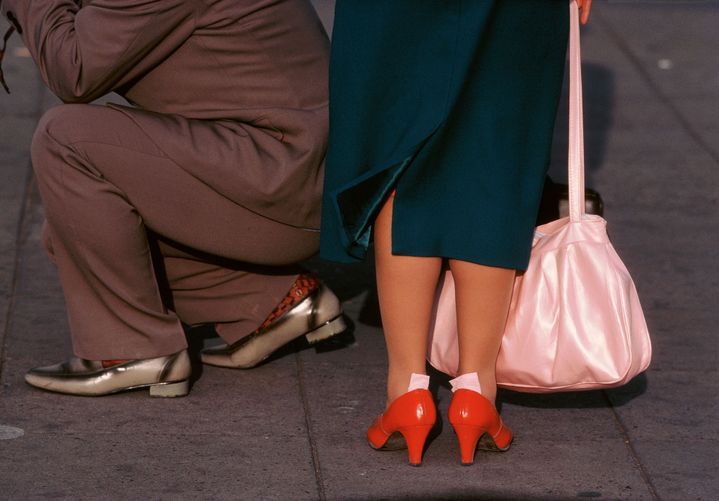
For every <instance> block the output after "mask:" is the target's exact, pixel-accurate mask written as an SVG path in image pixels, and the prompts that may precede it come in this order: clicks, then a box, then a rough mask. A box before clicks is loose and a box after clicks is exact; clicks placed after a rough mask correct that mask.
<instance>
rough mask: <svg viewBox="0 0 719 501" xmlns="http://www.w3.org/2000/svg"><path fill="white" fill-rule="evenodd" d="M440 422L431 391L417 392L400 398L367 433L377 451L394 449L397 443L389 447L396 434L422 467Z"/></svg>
mask: <svg viewBox="0 0 719 501" xmlns="http://www.w3.org/2000/svg"><path fill="white" fill-rule="evenodd" d="M436 420H437V408H436V407H435V405H434V400H433V399H432V394H431V393H430V392H429V390H423V389H420V390H413V391H410V392H407V393H405V394H404V395H402V396H401V397H399V398H397V399H396V400H395V401H394V402H392V404H391V405H390V406H389V408H388V409H387V410H386V411H385V412H384V414H381V415H380V416H378V417H377V419H375V420H374V423H372V426H370V427H369V429H368V430H367V440H368V441H369V444H370V446H371V447H372V448H373V449H379V450H393V449H398V448H401V447H397V446H396V443H394V442H393V443H392V444H390V446H388V440H389V438H390V437H391V436H392V435H393V434H394V433H400V434H401V435H402V437H403V438H404V442H405V444H406V446H407V451H408V454H409V463H410V464H411V465H413V466H419V465H420V464H422V452H423V450H424V444H425V442H426V441H427V436H428V435H429V432H430V430H431V429H432V427H433V426H434V423H435V421H436Z"/></svg>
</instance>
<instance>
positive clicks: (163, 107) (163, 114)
mask: <svg viewBox="0 0 719 501" xmlns="http://www.w3.org/2000/svg"><path fill="white" fill-rule="evenodd" d="M1 10H2V14H3V15H7V14H8V13H10V14H11V15H10V17H14V18H15V19H16V20H17V24H19V26H20V27H21V28H22V36H23V40H24V42H25V44H26V45H27V47H28V49H29V50H30V52H31V54H32V56H33V58H34V59H35V61H36V62H37V65H38V67H39V69H40V72H41V74H42V77H43V78H44V80H45V82H46V83H47V85H48V86H49V87H50V89H52V91H53V92H54V93H55V94H57V96H58V97H59V98H60V99H62V100H63V101H65V102H75V103H77V102H80V103H87V102H90V101H93V100H95V99H97V98H99V97H101V96H103V95H105V94H107V93H109V92H112V91H114V92H117V93H119V94H120V95H122V96H124V97H125V98H126V99H127V100H128V101H129V102H130V103H132V105H133V106H132V107H129V106H128V107H124V106H123V107H118V108H120V109H122V111H123V112H124V113H126V114H127V115H128V116H130V117H131V118H132V119H133V120H134V121H135V122H136V123H137V124H138V126H139V127H141V128H142V129H143V130H144V131H145V133H146V134H147V135H148V136H149V137H150V138H151V139H152V140H153V141H154V142H155V143H156V144H157V145H158V146H159V148H160V149H162V150H163V151H164V152H165V153H166V154H167V155H168V156H169V157H170V158H171V159H172V160H174V161H175V162H176V163H177V164H179V165H180V166H181V167H182V168H183V169H185V170H187V171H188V172H190V173H191V174H192V175H193V176H195V177H197V178H198V179H201V180H202V181H203V182H205V183H207V184H208V185H210V186H211V187H212V188H214V189H215V191H217V192H218V193H220V194H222V195H223V196H225V197H227V198H229V199H230V200H232V201H234V202H235V203H237V204H240V205H242V206H244V207H246V208H247V209H249V210H251V211H253V212H256V213H258V214H261V215H263V216H265V217H268V218H270V219H273V220H275V221H279V222H282V223H285V224H288V225H291V226H296V227H301V228H313V229H315V228H319V218H320V216H319V214H320V212H319V209H320V199H321V190H322V178H323V160H324V154H325V149H326V142H327V132H328V123H327V122H328V114H327V104H328V103H327V66H328V57H329V43H328V40H327V36H326V35H325V33H324V31H323V29H322V27H321V25H320V22H319V20H318V18H317V16H316V14H315V12H314V10H313V8H312V6H311V5H310V4H309V3H308V1H307V0H284V1H277V0H154V1H153V0H149V1H148V0H93V1H90V2H83V3H82V4H81V6H80V5H79V4H78V2H75V1H73V0H3V1H2V6H1ZM178 224H181V222H178Z"/></svg>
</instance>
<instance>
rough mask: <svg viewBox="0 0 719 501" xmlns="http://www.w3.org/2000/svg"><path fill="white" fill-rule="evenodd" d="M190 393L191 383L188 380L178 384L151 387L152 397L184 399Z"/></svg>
mask: <svg viewBox="0 0 719 501" xmlns="http://www.w3.org/2000/svg"><path fill="white" fill-rule="evenodd" d="M188 393H190V381H189V380H187V379H186V380H184V381H180V382H178V383H165V384H156V385H153V386H150V396H151V397H184V396H185V395H187V394H188Z"/></svg>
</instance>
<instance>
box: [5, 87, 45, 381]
mask: <svg viewBox="0 0 719 501" xmlns="http://www.w3.org/2000/svg"><path fill="white" fill-rule="evenodd" d="M35 82H36V83H38V91H37V99H36V103H37V108H36V109H35V112H34V113H33V116H35V117H37V119H38V120H39V119H40V117H41V116H42V114H43V113H44V111H45V103H46V100H45V85H44V83H43V82H42V81H41V80H40V78H37V77H36V79H35ZM33 180H34V175H33V171H32V162H31V161H29V160H28V162H27V163H26V166H25V183H24V190H23V194H22V200H21V205H20V214H18V222H17V227H16V229H15V256H14V258H13V267H12V278H11V279H10V287H9V289H8V292H7V294H8V303H7V308H5V322H4V325H3V327H2V329H3V330H2V333H0V334H1V335H2V337H1V338H0V339H1V341H2V342H1V343H0V393H2V391H3V389H4V385H3V381H4V380H5V377H4V376H5V352H6V350H7V341H8V335H9V333H10V326H11V325H12V320H11V319H12V314H13V311H14V310H15V291H16V290H17V285H18V279H19V276H20V260H21V257H20V255H21V250H22V246H23V243H24V238H25V237H26V235H25V229H26V228H25V226H26V225H27V223H28V221H29V220H30V218H29V217H28V215H29V214H30V212H31V211H30V208H31V207H32V204H33V200H32V196H31V193H32V188H33Z"/></svg>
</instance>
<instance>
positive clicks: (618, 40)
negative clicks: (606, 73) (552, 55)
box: [592, 11, 719, 165]
mask: <svg viewBox="0 0 719 501" xmlns="http://www.w3.org/2000/svg"><path fill="white" fill-rule="evenodd" d="M592 16H596V17H597V18H598V20H599V24H601V26H602V27H603V28H604V29H605V31H606V32H607V33H608V34H609V36H610V37H611V38H612V39H613V41H614V43H615V44H617V47H619V50H620V51H621V52H622V53H623V54H624V55H625V56H626V57H627V59H629V62H630V63H631V64H632V65H633V66H634V67H635V69H636V70H637V72H638V73H639V75H640V76H641V77H642V79H643V80H645V83H646V84H647V86H648V87H649V88H650V89H651V90H652V91H653V92H654V94H656V95H657V97H658V98H659V101H661V103H662V104H664V105H665V106H666V107H667V108H669V110H670V111H671V112H672V114H673V115H674V118H675V119H676V121H677V122H679V124H680V125H681V126H682V128H683V129H684V130H685V131H686V133H687V134H689V136H690V137H691V138H692V139H693V140H694V141H695V142H696V143H697V144H698V145H699V146H700V147H701V149H702V150H704V151H705V152H706V154H707V155H709V157H710V158H711V159H712V160H714V163H716V164H717V165H719V153H718V152H717V151H716V150H714V148H713V147H712V146H711V145H710V144H709V143H707V142H706V141H705V140H704V138H703V137H702V136H701V134H699V133H698V132H697V131H696V130H695V129H694V126H693V125H692V123H691V122H690V121H689V120H687V119H686V118H685V117H684V114H683V113H682V112H681V110H680V109H679V108H677V107H676V106H675V104H674V103H673V102H672V100H671V99H670V98H668V97H667V96H666V95H665V94H664V92H662V90H661V89H660V88H659V86H658V85H657V83H656V82H655V81H654V79H653V78H652V76H651V75H650V74H649V72H648V71H647V70H646V69H645V68H644V66H643V65H642V62H641V60H640V59H639V58H638V57H637V56H636V55H635V54H634V52H632V50H631V49H630V48H629V46H628V45H627V44H626V43H625V41H624V39H623V38H622V37H621V36H620V35H619V34H618V33H617V32H616V31H614V29H613V28H612V27H611V23H609V22H608V21H607V20H606V19H604V18H603V17H602V16H601V15H600V14H599V13H598V12H597V13H595V12H594V11H592Z"/></svg>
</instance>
